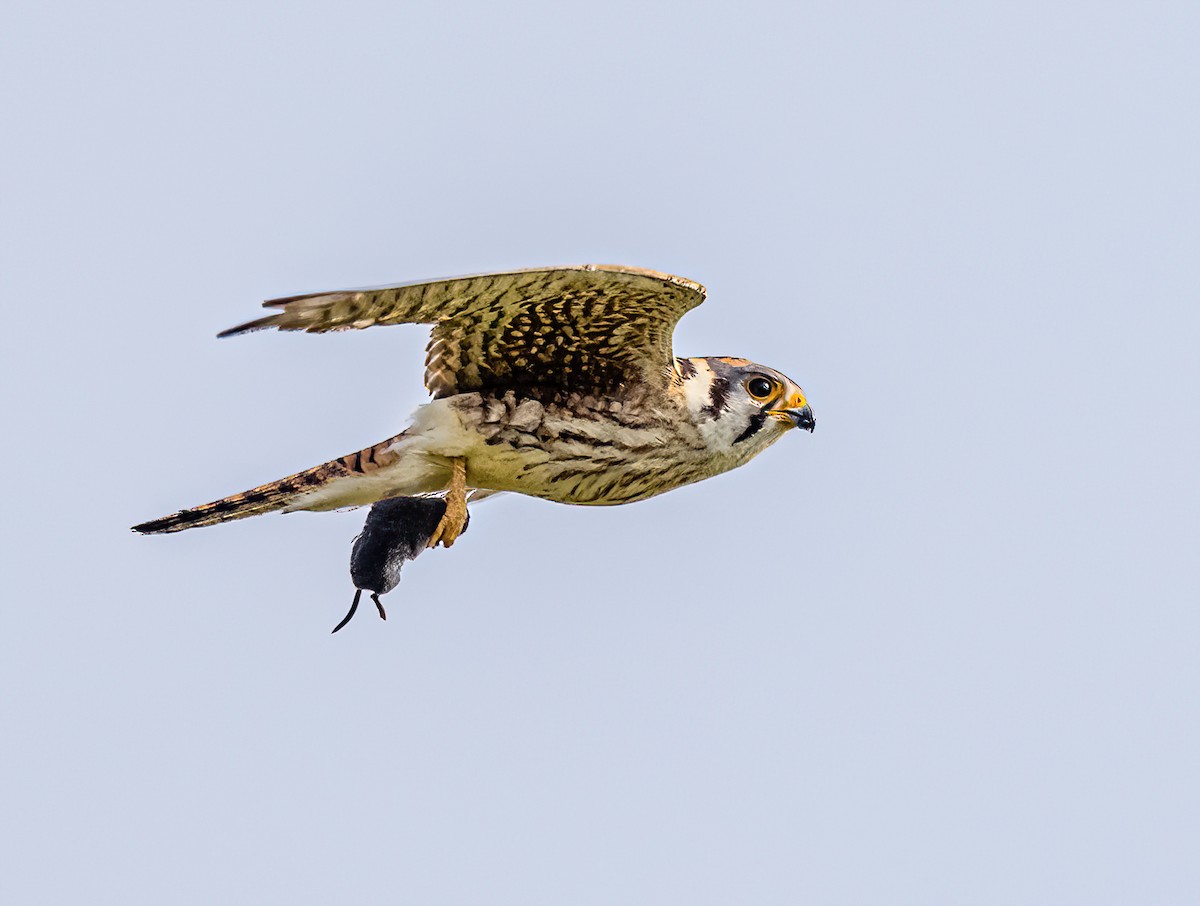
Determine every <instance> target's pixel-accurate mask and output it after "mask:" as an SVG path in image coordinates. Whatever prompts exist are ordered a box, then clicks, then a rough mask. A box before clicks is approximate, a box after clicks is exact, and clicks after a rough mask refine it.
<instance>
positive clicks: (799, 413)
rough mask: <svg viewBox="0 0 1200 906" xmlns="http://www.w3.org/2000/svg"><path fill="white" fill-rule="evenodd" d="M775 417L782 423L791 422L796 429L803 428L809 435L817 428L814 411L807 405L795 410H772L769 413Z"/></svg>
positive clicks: (797, 407)
mask: <svg viewBox="0 0 1200 906" xmlns="http://www.w3.org/2000/svg"><path fill="white" fill-rule="evenodd" d="M767 414H768V415H771V416H774V417H775V418H777V419H779V420H780V421H786V422H791V424H792V427H794V428H803V429H804V430H805V431H807V432H808V433H809V434H811V433H812V431H813V429H814V428H815V427H816V426H817V420H816V419H815V418H813V414H812V409H811V408H810V407H809V406H808V404H807V403H806V404H805V405H803V406H796V407H795V408H793V409H772V410H771V411H770V412H768V413H767Z"/></svg>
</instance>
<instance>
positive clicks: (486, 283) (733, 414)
mask: <svg viewBox="0 0 1200 906" xmlns="http://www.w3.org/2000/svg"><path fill="white" fill-rule="evenodd" d="M703 299H704V288H703V287H702V286H700V285H699V284H697V283H693V282H692V281H690V280H685V279H683V278H681V277H673V276H670V275H668V274H660V273H657V272H654V271H647V270H642V269H639V268H627V267H616V266H608V265H583V266H573V267H557V268H539V269H530V270H522V271H512V272H508V273H502V274H485V275H478V276H474V277H461V278H455V279H450V280H441V281H433V282H425V283H409V284H402V285H398V286H392V287H383V288H379V289H372V290H347V291H339V292H330V293H315V294H311V295H305V296H293V297H289V298H286V299H276V300H273V301H271V302H267V303H265V304H266V305H267V306H268V307H271V308H276V309H279V310H278V311H277V312H274V313H273V314H270V315H267V316H265V317H263V318H259V319H258V320H255V321H251V322H249V323H247V324H243V325H241V326H239V327H235V328H232V329H231V330H228V331H225V332H224V333H223V334H222V336H228V335H234V334H239V333H244V332H246V331H251V330H258V329H261V328H268V327H276V328H279V329H281V330H302V331H308V332H316V333H319V332H324V331H330V330H346V329H357V328H363V327H370V326H373V325H377V324H403V323H429V324H433V330H432V332H431V336H430V342H429V347H428V353H427V359H426V374H425V382H426V385H427V386H428V388H429V390H430V392H431V394H432V395H433V402H431V403H429V404H428V405H426V406H424V407H422V408H421V409H420V410H418V412H417V414H416V417H415V418H414V422H413V424H412V425H411V426H410V427H409V428H408V429H406V430H405V431H404V432H402V433H401V434H398V435H396V436H395V437H393V438H390V439H389V440H387V441H384V442H382V443H380V444H376V445H374V446H372V447H369V448H367V449H366V450H363V451H360V452H359V453H355V454H351V455H349V456H345V457H342V458H341V459H337V460H333V461H331V462H329V463H325V464H324V465H321V466H317V467H315V468H313V469H309V470H307V471H305V472H301V473H299V474H297V475H293V476H291V477H289V478H285V479H282V480H280V481H277V482H272V483H271V484H268V485H263V486H261V487H259V488H255V489H254V490H251V491H247V492H245V493H243V494H236V495H233V496H231V497H227V498H224V499H223V500H218V501H215V502H213V503H208V504H204V505H202V506H199V507H195V508H193V509H189V510H183V511H181V512H179V513H176V514H174V515H172V516H167V517H165V518H163V519H159V520H154V521H152V522H147V523H143V524H142V525H139V526H136V527H135V528H136V530H138V531H142V532H173V531H180V530H182V529H185V528H192V527H195V526H201V525H211V524H214V523H217V522H224V521H228V520H230V519H238V518H242V517H244V516H251V515H256V514H258V513H263V512H268V511H270V510H288V511H290V510H300V509H305V510H327V509H336V508H340V507H345V506H357V505H362V504H368V503H372V502H374V501H376V500H380V499H384V498H387V497H394V496H399V495H413V494H422V493H431V492H438V491H443V490H445V489H447V488H448V487H451V488H452V492H451V493H450V494H449V495H448V518H449V515H450V513H454V514H456V515H455V519H456V520H457V521H458V522H462V521H464V520H465V506H464V505H463V502H464V497H463V482H462V480H456V481H455V482H454V483H453V485H452V484H451V478H452V477H456V476H457V477H458V478H459V479H461V475H462V473H463V472H464V471H465V476H466V477H465V483H466V485H469V486H470V487H472V488H476V489H481V490H485V491H516V492H518V493H524V494H528V495H531V496H536V497H542V498H544V499H548V500H555V501H559V502H563V503H574V504H592V505H611V504H620V503H627V502H630V501H634V500H641V499H645V498H646V497H650V496H653V495H655V494H661V493H663V492H665V491H668V490H671V489H672V488H676V487H679V486H681V485H684V484H688V483H691V482H694V481H699V480H701V479H703V478H707V477H709V476H711V475H715V474H718V473H720V472H723V471H727V470H728V469H731V468H735V467H736V466H738V465H741V464H742V463H744V462H746V461H748V460H749V459H750V458H752V457H753V456H755V455H756V454H757V453H758V452H760V451H761V450H763V449H765V448H766V447H767V446H769V445H770V444H771V443H773V442H774V441H775V440H776V439H777V438H778V437H779V436H781V435H782V433H783V432H784V431H785V430H787V429H788V428H791V427H794V426H797V425H799V426H801V427H806V428H809V429H810V430H811V427H812V414H811V410H809V408H808V406H807V403H806V401H805V398H804V394H803V392H802V391H801V390H800V388H799V387H798V386H796V385H795V384H794V383H793V382H792V381H790V380H789V379H788V378H786V377H785V376H783V375H782V374H780V373H779V372H777V371H774V370H773V369H769V368H765V367H763V366H759V365H754V364H753V363H751V362H749V361H747V360H745V359H734V358H701V359H676V358H674V357H673V355H672V351H671V335H672V332H673V331H674V327H675V324H676V322H677V321H678V320H679V318H680V317H681V316H682V315H683V314H684V313H686V312H687V311H689V310H690V309H692V308H694V307H695V306H697V305H699V304H700V303H701V302H702V301H703ZM443 529H444V531H443ZM456 535H457V531H456V528H455V526H454V525H451V524H446V525H444V526H440V527H439V531H438V532H437V533H436V534H435V539H438V540H441V541H443V543H445V544H446V545H447V546H448V545H449V544H451V543H453V540H454V537H455V536H456Z"/></svg>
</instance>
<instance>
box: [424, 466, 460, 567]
mask: <svg viewBox="0 0 1200 906" xmlns="http://www.w3.org/2000/svg"><path fill="white" fill-rule="evenodd" d="M445 501H446V512H445V513H444V514H443V516H442V519H441V521H440V522H439V523H438V525H437V528H436V529H434V530H433V534H432V535H431V536H430V538H429V546H430V547H437V546H438V544H439V543H440V544H441V545H442V546H443V547H450V546H452V545H453V544H454V542H455V541H456V540H458V536H459V535H461V534H462V532H463V529H465V528H466V527H467V461H466V460H465V459H461V458H460V459H452V460H450V484H449V486H448V487H447V488H446V497H445Z"/></svg>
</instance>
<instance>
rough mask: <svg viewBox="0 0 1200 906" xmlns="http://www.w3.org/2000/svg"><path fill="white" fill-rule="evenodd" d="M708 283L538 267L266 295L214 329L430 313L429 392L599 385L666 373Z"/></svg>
mask: <svg viewBox="0 0 1200 906" xmlns="http://www.w3.org/2000/svg"><path fill="white" fill-rule="evenodd" d="M704 292H705V291H704V287H703V286H701V285H700V284H698V283H694V282H692V281H691V280H686V279H684V278H682V277H675V276H672V275H670V274H662V273H658V272H657V271H651V270H643V269H641V268H632V267H621V266H617V265H577V266H568V267H549V268H533V269H529V270H520V271H509V272H506V273H499V274H479V275H476V276H471V277H458V278H453V279H449V280H436V281H428V282H418V283H405V284H399V285H396V286H386V287H379V288H376V289H365V290H346V291H341V292H330V293H312V294H308V295H302V296H291V297H288V298H283V299H273V300H270V301H268V302H265V303H264V305H265V306H266V307H269V308H278V309H279V311H277V312H274V313H272V314H269V315H266V316H265V317H262V318H259V319H257V320H254V321H250V322H248V323H246V324H242V325H240V326H238V327H234V328H231V329H230V330H226V331H223V332H222V333H221V334H219V336H232V335H235V334H240V333H245V332H248V331H251V330H260V329H264V328H271V327H275V328H278V329H280V330H303V331H307V332H310V333H323V332H325V331H331V330H355V329H361V328H364V327H371V326H374V325H376V324H433V325H434V327H433V330H432V333H431V335H430V340H429V347H428V350H427V356H426V363H425V364H426V368H425V384H426V386H427V387H428V388H429V390H430V392H431V393H432V394H433V395H434V396H435V397H442V396H449V395H452V394H455V393H466V392H470V391H474V390H488V389H514V390H515V389H531V390H532V389H542V390H552V391H572V390H574V391H578V392H584V393H587V392H595V393H602V392H605V391H607V390H611V389H612V388H613V387H615V386H617V385H620V384H622V383H625V382H627V381H654V380H656V379H658V380H663V381H665V376H666V374H667V372H668V370H669V369H670V367H671V364H672V353H671V335H672V333H673V332H674V329H675V324H676V323H677V322H678V321H679V319H680V318H681V317H682V316H683V315H684V314H685V313H686V312H687V311H689V310H690V309H692V308H695V307H696V306H697V305H699V304H700V303H701V302H703V301H704Z"/></svg>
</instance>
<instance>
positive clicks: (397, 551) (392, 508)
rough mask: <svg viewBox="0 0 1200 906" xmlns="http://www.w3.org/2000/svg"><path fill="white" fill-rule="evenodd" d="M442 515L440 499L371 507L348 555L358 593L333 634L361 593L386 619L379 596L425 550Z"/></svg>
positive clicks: (388, 502) (407, 499) (443, 505)
mask: <svg viewBox="0 0 1200 906" xmlns="http://www.w3.org/2000/svg"><path fill="white" fill-rule="evenodd" d="M445 514H446V501H445V500H444V499H442V498H441V497H389V498H387V499H386V500H380V501H379V502H377V503H376V504H374V505H373V506H372V507H371V512H370V513H368V514H367V522H366V524H365V525H364V526H363V530H362V533H361V534H360V535H359V536H358V537H357V538H355V539H354V547H353V548H352V549H351V551H350V579H351V580H352V581H353V582H354V586H355V588H357V589H358V590H357V591H356V592H355V593H354V602H353V603H352V604H351V605H350V612H349V613H347V614H346V616H345V617H343V618H342V621H341V622H340V623H338V624H337V626H335V627H334V628H333V631H334V632H337V631H338V630H339V629H341V628H342V627H343V626H345V625H346V624H347V623H349V622H350V618H351V617H353V616H354V614H355V612H356V611H357V610H358V602H359V600H360V599H361V598H362V593H363V592H364V591H369V592H371V600H372V601H374V602H375V607H376V608H377V609H378V610H379V616H380V618H381V619H384V620H386V619H387V612H386V611H385V610H384V609H383V602H382V601H380V600H379V596H380V595H385V594H387V593H388V592H389V591H391V590H392V589H393V588H395V587H396V585H397V584H398V583H399V582H400V567H401V566H403V565H404V563H405V561H407V560H415V559H416V557H417V554H419V553H421V551H423V550H425V549H426V548H427V547H428V546H429V539H430V538H432V537H433V533H434V532H435V531H436V530H437V527H438V523H440V522H441V520H442V517H443V516H444V515H445ZM465 528H466V527H465V526H464V530H465Z"/></svg>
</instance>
